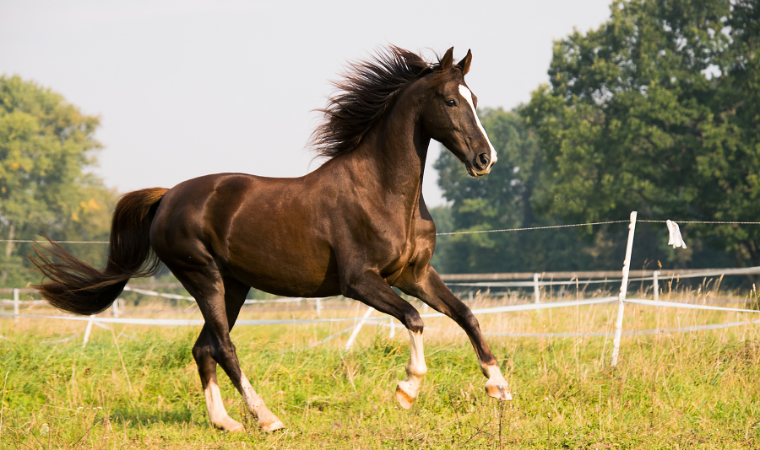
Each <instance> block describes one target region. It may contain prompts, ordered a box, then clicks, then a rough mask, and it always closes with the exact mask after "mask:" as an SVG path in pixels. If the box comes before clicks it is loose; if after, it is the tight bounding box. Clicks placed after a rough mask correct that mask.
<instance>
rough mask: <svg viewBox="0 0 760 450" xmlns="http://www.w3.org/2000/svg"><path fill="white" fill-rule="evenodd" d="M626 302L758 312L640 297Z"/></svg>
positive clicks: (747, 310) (748, 310)
mask: <svg viewBox="0 0 760 450" xmlns="http://www.w3.org/2000/svg"><path fill="white" fill-rule="evenodd" d="M626 303H636V304H639V305H648V306H668V307H670V308H686V309H709V310H712V311H733V312H752V313H758V312H760V310H757V309H742V308H723V307H720V306H710V305H700V304H698V303H680V302H665V301H662V300H644V299H641V298H629V299H628V300H626Z"/></svg>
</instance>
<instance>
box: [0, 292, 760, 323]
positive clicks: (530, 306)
mask: <svg viewBox="0 0 760 450" xmlns="http://www.w3.org/2000/svg"><path fill="white" fill-rule="evenodd" d="M617 301H619V298H618V297H602V298H591V299H582V300H568V301H561V302H549V303H524V304H520V305H509V306H496V307H493V308H478V309H473V310H472V313H473V314H478V315H485V314H498V313H505V312H517V311H532V310H539V309H549V308H566V307H569V306H585V305H601V304H605V303H614V302H617ZM625 302H626V303H636V304H641V305H650V306H667V307H671V308H689V309H708V310H713V311H726V312H753V313H758V312H760V310H755V309H743V308H725V307H720V306H710V305H699V304H693V303H679V302H666V301H654V300H644V299H626V300H625ZM368 311H369V310H368ZM369 312H371V311H369ZM0 317H25V318H37V319H59V320H75V321H81V322H89V321H91V320H92V322H93V323H95V324H97V323H98V322H99V323H118V324H129V325H163V326H196V325H203V324H204V323H205V321H204V320H203V319H148V318H138V317H132V318H127V317H119V318H116V317H97V316H95V317H93V318H90V317H89V316H50V315H36V314H12V313H4V312H0ZM420 317H422V318H433V317H444V315H443V314H441V313H430V314H420ZM361 320H362V318H355V317H338V318H333V319H239V320H238V321H236V322H235V325H236V326H238V325H243V326H246V325H294V324H296V325H298V324H312V323H331V322H359V321H361ZM364 320H365V321H366V322H376V321H382V323H385V324H386V325H387V326H390V325H389V324H388V323H387V322H388V318H387V317H382V318H378V317H367V318H366V319H364Z"/></svg>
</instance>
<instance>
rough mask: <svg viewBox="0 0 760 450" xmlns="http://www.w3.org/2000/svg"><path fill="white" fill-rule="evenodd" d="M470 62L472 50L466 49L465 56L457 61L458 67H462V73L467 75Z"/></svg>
mask: <svg viewBox="0 0 760 450" xmlns="http://www.w3.org/2000/svg"><path fill="white" fill-rule="evenodd" d="M471 62H472V52H471V51H470V50H467V56H465V57H464V58H462V60H461V61H459V62H458V63H457V66H459V68H460V69H462V75H467V72H469V71H470V63H471Z"/></svg>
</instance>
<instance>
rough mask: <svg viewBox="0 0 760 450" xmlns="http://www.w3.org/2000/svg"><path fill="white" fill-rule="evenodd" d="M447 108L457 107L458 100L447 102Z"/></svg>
mask: <svg viewBox="0 0 760 450" xmlns="http://www.w3.org/2000/svg"><path fill="white" fill-rule="evenodd" d="M446 106H457V101H456V100H446Z"/></svg>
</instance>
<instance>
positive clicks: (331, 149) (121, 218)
mask: <svg viewBox="0 0 760 450" xmlns="http://www.w3.org/2000/svg"><path fill="white" fill-rule="evenodd" d="M453 51H454V49H453V47H452V48H450V49H449V50H448V51H446V53H445V54H444V55H443V57H440V58H438V61H437V62H436V63H429V62H427V61H426V60H425V59H423V58H422V57H421V56H420V55H418V54H416V53H413V52H411V51H408V50H404V49H402V48H399V47H396V46H389V47H387V48H384V49H380V50H378V51H377V52H376V53H375V54H374V55H373V56H372V57H370V58H368V59H366V60H363V61H358V62H354V63H351V64H349V65H348V66H347V69H346V73H345V77H344V78H343V79H342V80H340V81H337V82H335V83H334V85H335V86H336V87H337V91H336V93H335V94H333V96H332V97H331V98H329V99H328V103H327V106H326V107H325V108H324V109H322V110H320V111H321V112H322V113H323V114H324V116H325V120H324V122H323V123H322V124H321V125H319V126H318V128H317V129H316V130H315V131H314V133H313V135H312V141H313V144H314V147H315V148H316V150H317V152H318V155H320V156H323V157H326V158H327V160H326V161H325V162H324V164H322V165H321V166H320V167H319V168H317V169H316V170H314V171H312V172H311V173H309V174H307V175H305V176H303V177H300V178H265V177H259V176H254V175H249V174H242V173H222V174H215V175H207V176H202V177H199V178H195V179H191V180H188V181H184V182H182V183H180V184H178V185H177V186H175V187H174V188H172V189H164V188H152V189H143V190H138V191H134V192H130V193H127V194H125V195H124V196H123V197H121V199H120V200H119V201H118V203H117V205H116V208H115V211H114V214H113V221H112V225H111V235H110V241H109V256H108V262H107V264H106V266H105V268H104V269H102V270H100V269H96V268H94V267H92V266H91V265H89V264H87V263H86V262H83V261H81V260H79V259H77V258H76V257H74V256H73V255H71V254H70V253H68V252H66V250H64V249H63V248H62V247H61V246H60V245H58V244H56V243H55V242H54V241H51V240H49V239H48V241H49V242H50V244H51V245H50V246H48V247H47V248H45V249H42V248H40V247H37V248H35V249H34V250H35V254H36V256H31V255H30V258H31V259H32V261H33V262H34V263H35V264H36V266H37V267H38V268H39V270H40V271H41V272H42V274H43V275H44V276H45V277H47V278H48V279H49V281H47V282H44V283H42V284H40V285H37V286H35V287H36V288H37V289H38V290H39V292H40V293H41V294H42V296H43V297H44V298H45V299H47V301H48V302H49V303H50V304H51V305H53V306H55V307H57V308H59V309H61V310H64V311H69V312H72V313H76V314H84V315H89V314H96V313H98V312H101V311H103V310H105V309H106V308H108V306H109V305H111V304H112V303H113V302H114V300H115V299H116V298H117V297H118V295H119V294H120V293H121V292H122V290H123V289H124V287H125V285H126V283H127V281H128V280H129V279H130V278H133V277H147V276H152V275H154V274H156V273H157V272H158V270H159V269H160V264H161V263H163V264H164V265H165V266H166V267H167V268H168V269H169V270H170V271H171V273H172V274H174V276H176V277H177V279H178V280H179V281H180V283H182V285H183V286H184V287H185V289H187V291H188V292H189V293H190V294H191V295H192V296H193V297H194V298H195V300H196V301H197V304H198V307H199V309H200V311H201V313H202V314H203V318H204V319H205V324H204V325H203V328H202V330H201V332H200V336H199V337H198V340H197V342H196V343H195V345H194V346H193V350H192V354H193V357H194V359H195V361H196V363H197V366H198V373H199V375H200V379H201V385H202V388H203V393H204V396H205V399H206V406H207V408H208V415H209V419H210V421H211V423H212V424H213V425H214V426H215V427H218V428H221V429H223V430H227V431H231V432H234V431H242V430H243V429H244V427H243V425H242V424H240V423H239V422H237V421H235V420H233V419H232V418H230V416H229V415H228V414H227V411H226V410H225V408H224V404H223V402H222V396H221V392H220V390H219V385H218V383H217V377H216V366H217V364H219V365H221V366H222V369H224V372H225V373H226V374H227V375H228V376H229V378H230V380H231V381H232V383H233V384H234V386H235V388H237V390H238V391H239V392H240V394H241V395H242V397H243V399H244V400H245V403H246V404H247V407H248V409H249V410H250V412H251V414H252V415H253V416H254V417H255V418H256V419H257V421H258V425H259V427H260V428H261V429H262V430H264V431H273V430H277V429H280V428H283V427H284V424H283V423H282V422H281V421H280V419H278V418H277V417H276V416H275V415H274V414H273V413H272V412H271V411H270V410H269V409H268V408H267V407H266V405H265V404H264V401H263V400H262V399H261V397H260V396H259V395H258V394H257V393H256V391H255V390H254V388H253V386H252V385H251V383H250V382H249V381H248V379H247V378H246V377H245V375H244V374H243V372H242V371H241V369H240V363H239V362H238V358H237V355H236V352H235V346H234V345H233V343H232V340H231V338H230V330H231V329H232V327H233V326H234V325H235V321H236V319H237V317H238V314H239V312H240V309H241V307H242V306H243V303H244V302H245V299H246V297H247V295H248V292H249V290H250V288H251V287H253V288H256V289H259V290H262V291H266V292H269V293H272V294H276V295H281V296H297V297H327V296H334V295H344V296H345V297H349V298H352V299H355V300H358V301H360V302H362V303H364V304H366V305H369V306H371V307H373V308H375V309H376V310H378V311H380V312H382V313H385V314H389V315H391V316H393V317H395V318H396V319H397V320H398V321H400V322H401V323H402V324H403V325H404V326H405V327H406V328H407V330H408V333H409V339H410V358H409V364H408V365H407V366H406V373H407V378H406V379H405V380H402V381H399V382H398V384H397V387H396V391H395V397H396V400H397V401H398V403H399V404H400V405H401V406H402V407H403V408H405V409H409V408H411V407H412V405H413V403H414V401H415V399H416V398H417V395H418V393H419V390H420V384H421V382H422V380H423V377H424V376H425V374H426V373H427V366H426V364H425V356H424V350H423V341H422V333H423V327H424V324H423V321H422V319H421V317H420V315H419V313H418V312H417V310H416V309H415V308H414V307H413V306H412V305H411V304H410V303H408V302H407V301H405V300H404V299H403V298H402V297H400V296H399V295H398V294H397V293H396V292H395V291H394V289H393V287H395V288H398V289H400V290H401V291H402V292H404V293H406V294H408V295H410V296H413V297H416V298H418V299H420V300H422V301H423V302H425V303H426V304H428V305H430V306H431V307H432V308H433V309H435V310H436V311H439V312H441V313H443V314H445V315H446V316H448V317H450V318H451V319H453V320H454V321H455V322H456V323H457V324H458V325H459V326H460V327H461V328H462V329H464V331H465V332H466V333H467V336H468V337H469V339H470V341H471V343H472V346H473V347H474V349H475V353H476V355H477V357H478V361H479V363H480V368H481V370H482V372H483V374H484V375H485V377H486V378H487V381H486V383H485V390H486V392H487V394H488V395H490V396H491V397H494V398H497V399H501V400H511V398H512V397H511V394H510V392H509V390H508V386H507V382H506V380H505V379H504V377H503V375H502V373H501V371H500V370H499V366H498V364H497V360H496V358H495V357H494V355H493V353H492V352H491V350H490V348H489V347H488V344H487V343H486V341H485V339H484V337H483V334H482V332H481V330H480V326H479V324H478V320H477V319H476V318H475V316H474V315H473V313H472V312H471V311H470V309H469V308H468V307H467V306H466V305H465V304H464V303H463V302H462V301H460V300H459V299H458V298H457V297H456V296H455V295H454V294H453V293H452V292H451V291H450V290H449V289H448V287H447V286H446V285H445V284H444V283H443V281H442V280H441V277H440V276H439V275H438V273H437V272H436V270H435V269H434V268H433V267H432V266H431V265H430V259H431V257H432V256H433V251H434V249H435V239H436V233H435V230H436V229H435V224H434V223H433V220H432V217H431V215H430V213H429V212H428V209H427V207H426V206H425V201H424V199H423V197H422V190H421V187H422V178H423V174H424V168H425V159H426V157H427V151H428V146H429V144H430V141H431V140H436V141H438V142H440V143H442V144H443V145H444V146H445V147H446V148H447V149H448V150H449V151H451V152H452V153H453V154H454V155H455V156H456V157H457V158H458V159H459V160H460V161H461V162H462V163H463V164H464V166H465V169H466V171H467V172H468V174H469V175H470V176H472V177H481V176H484V175H486V174H488V173H489V172H490V170H491V167H492V166H493V165H494V163H496V160H497V155H496V151H495V150H494V148H493V146H492V145H491V142H490V141H489V140H488V136H487V134H486V132H485V130H484V129H483V127H482V125H481V124H480V121H479V119H478V116H477V113H476V107H477V102H478V100H477V97H476V96H475V95H474V94H472V91H470V89H469V87H468V86H467V84H466V83H465V80H464V76H465V75H466V74H467V73H468V72H469V70H470V65H471V62H472V52H470V51H468V52H467V55H466V56H465V57H464V58H463V59H462V60H461V61H459V62H458V63H456V64H454V59H453Z"/></svg>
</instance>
